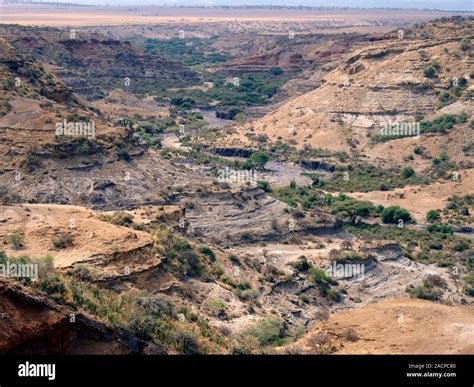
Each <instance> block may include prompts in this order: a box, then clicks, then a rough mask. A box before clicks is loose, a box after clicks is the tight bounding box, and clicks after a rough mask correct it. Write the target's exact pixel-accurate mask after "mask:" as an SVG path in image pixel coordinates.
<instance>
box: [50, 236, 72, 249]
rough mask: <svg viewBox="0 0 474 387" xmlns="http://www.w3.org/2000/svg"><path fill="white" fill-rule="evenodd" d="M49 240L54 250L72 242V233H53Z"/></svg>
mask: <svg viewBox="0 0 474 387" xmlns="http://www.w3.org/2000/svg"><path fill="white" fill-rule="evenodd" d="M51 242H52V244H53V248H54V249H56V250H59V249H65V248H67V247H70V246H72V245H73V244H74V240H73V238H72V235H71V234H69V233H67V232H60V233H59V234H58V235H54V236H53V237H52V238H51Z"/></svg>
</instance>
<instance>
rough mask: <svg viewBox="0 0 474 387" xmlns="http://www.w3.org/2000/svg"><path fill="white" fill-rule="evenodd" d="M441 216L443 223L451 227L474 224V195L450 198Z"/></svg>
mask: <svg viewBox="0 0 474 387" xmlns="http://www.w3.org/2000/svg"><path fill="white" fill-rule="evenodd" d="M441 214H442V219H443V221H445V222H446V223H448V224H450V225H455V226H462V225H465V224H470V223H473V222H474V216H473V214H474V194H468V195H464V196H459V195H453V196H450V197H449V198H448V203H447V204H446V207H445V208H444V209H443V210H442V211H441Z"/></svg>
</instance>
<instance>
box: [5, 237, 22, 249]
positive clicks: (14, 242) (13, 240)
mask: <svg viewBox="0 0 474 387" xmlns="http://www.w3.org/2000/svg"><path fill="white" fill-rule="evenodd" d="M7 242H8V243H9V244H10V245H11V246H12V247H14V248H15V249H21V248H23V247H25V236H24V235H21V234H18V233H13V234H10V235H8V236H7Z"/></svg>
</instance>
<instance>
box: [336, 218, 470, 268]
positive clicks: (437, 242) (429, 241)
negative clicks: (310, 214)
mask: <svg viewBox="0 0 474 387" xmlns="http://www.w3.org/2000/svg"><path fill="white" fill-rule="evenodd" d="M432 226H435V227H433V228H432V229H430V231H428V230H426V231H425V230H417V229H413V228H409V227H403V228H400V227H395V226H381V225H369V224H358V225H352V224H349V223H347V224H345V225H344V228H345V229H346V230H347V231H348V232H350V233H351V234H352V235H354V236H356V237H357V238H359V239H361V240H363V241H367V242H373V241H377V240H380V241H381V240H391V241H395V242H396V243H398V244H399V245H400V247H401V248H402V252H403V254H404V255H405V256H406V257H408V258H410V259H412V260H414V261H416V262H420V263H423V264H435V265H437V266H439V267H447V268H450V269H453V268H454V267H455V266H458V268H459V269H460V273H461V274H463V273H464V275H467V274H471V273H473V272H474V257H473V256H472V249H473V247H474V245H473V242H472V241H470V240H469V239H466V238H461V237H458V236H456V235H453V233H452V230H451V232H443V231H444V230H442V227H441V228H440V226H438V225H432Z"/></svg>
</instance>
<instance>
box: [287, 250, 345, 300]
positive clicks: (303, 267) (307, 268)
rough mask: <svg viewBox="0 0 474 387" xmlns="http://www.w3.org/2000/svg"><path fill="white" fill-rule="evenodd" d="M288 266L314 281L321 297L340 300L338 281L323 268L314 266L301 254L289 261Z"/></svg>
mask: <svg viewBox="0 0 474 387" xmlns="http://www.w3.org/2000/svg"><path fill="white" fill-rule="evenodd" d="M290 266H292V267H293V268H294V269H295V270H297V271H298V272H300V273H302V274H304V275H305V276H306V278H307V279H308V280H310V281H311V282H313V283H315V284H316V286H317V287H318V289H319V293H320V295H321V296H322V297H324V298H326V299H327V300H329V301H334V302H339V301H340V300H341V290H340V289H339V288H337V285H338V282H337V281H336V280H334V279H332V278H331V277H330V276H329V275H328V274H327V273H326V271H325V270H324V269H321V268H318V267H314V266H313V265H312V264H311V263H310V262H308V259H307V258H306V257H305V256H301V257H299V258H298V260H297V261H295V262H291V263H290Z"/></svg>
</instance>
